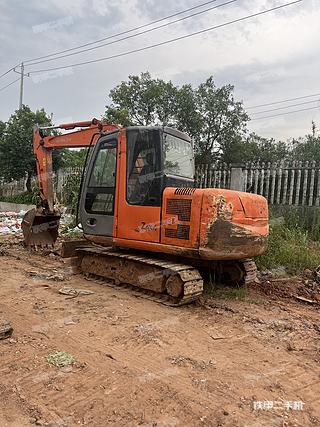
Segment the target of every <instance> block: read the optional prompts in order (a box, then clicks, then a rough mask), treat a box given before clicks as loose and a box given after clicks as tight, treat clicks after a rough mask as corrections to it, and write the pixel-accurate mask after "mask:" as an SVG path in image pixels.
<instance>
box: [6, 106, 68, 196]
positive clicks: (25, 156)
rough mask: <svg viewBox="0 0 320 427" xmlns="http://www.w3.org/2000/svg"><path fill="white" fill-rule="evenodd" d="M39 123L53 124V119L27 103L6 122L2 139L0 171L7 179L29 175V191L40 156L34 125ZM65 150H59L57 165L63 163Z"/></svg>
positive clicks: (55, 161) (44, 124)
mask: <svg viewBox="0 0 320 427" xmlns="http://www.w3.org/2000/svg"><path fill="white" fill-rule="evenodd" d="M35 124H39V125H42V126H50V125H51V119H50V117H49V116H48V115H47V114H46V112H45V111H44V110H43V109H41V110H37V111H36V112H33V111H31V109H30V108H29V107H28V106H27V105H23V106H22V108H21V109H20V110H17V111H15V113H14V114H12V115H11V117H10V118H9V120H8V122H7V123H6V126H5V129H4V132H3V135H2V138H1V141H0V171H1V172H0V173H1V176H2V177H3V178H5V179H6V180H14V179H20V178H23V177H27V181H26V186H27V190H28V191H29V192H31V191H32V188H31V177H32V176H33V175H34V174H35V172H36V159H35V156H34V153H33V126H34V125H35ZM61 158H62V153H58V152H57V153H55V155H54V164H55V166H56V167H58V166H59V164H61Z"/></svg>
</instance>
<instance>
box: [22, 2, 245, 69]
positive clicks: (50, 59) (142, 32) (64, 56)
mask: <svg viewBox="0 0 320 427" xmlns="http://www.w3.org/2000/svg"><path fill="white" fill-rule="evenodd" d="M214 1H217V0H214ZM236 1H238V0H229V1H227V2H225V3H221V4H219V5H217V6H212V7H209V8H207V9H204V10H201V11H200V12H196V13H193V14H191V15H188V16H184V17H182V18H179V19H175V20H174V21H170V22H166V23H165V24H161V25H158V26H157V27H153V28H149V29H148V30H144V31H140V32H139V33H136V34H131V35H129V36H125V37H122V38H120V39H118V40H113V41H110V42H108V43H103V44H101V45H99V46H94V47H89V48H87V49H82V50H79V51H78V52H73V53H67V54H65V55H60V56H57V57H55V58H49V59H44V60H41V61H35V62H31V63H30V64H28V66H31V65H37V64H42V63H43V62H49V61H55V60H57V59H61V58H66V57H69V56H73V55H78V54H80V53H83V52H89V51H91V50H95V49H99V48H101V47H105V46H109V45H111V44H115V43H119V42H121V41H124V40H128V39H131V38H133V37H137V36H141V35H142V34H147V33H150V32H152V31H155V30H159V29H160V28H164V27H167V26H169V25H172V24H176V23H177V22H181V21H184V20H185V19H189V18H193V17H195V16H198V15H201V14H203V13H206V12H209V11H210V10H214V9H218V8H220V7H223V6H226V5H228V4H231V3H235V2H236Z"/></svg>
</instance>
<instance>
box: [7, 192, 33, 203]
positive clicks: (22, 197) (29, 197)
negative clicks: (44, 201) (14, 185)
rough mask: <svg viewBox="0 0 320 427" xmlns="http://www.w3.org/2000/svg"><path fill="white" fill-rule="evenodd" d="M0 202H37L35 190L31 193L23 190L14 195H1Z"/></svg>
mask: <svg viewBox="0 0 320 427" xmlns="http://www.w3.org/2000/svg"><path fill="white" fill-rule="evenodd" d="M0 201H1V202H7V203H18V204H24V205H35V204H36V202H37V192H36V191H33V192H32V193H29V192H27V191H26V192H24V193H21V194H16V195H15V196H7V197H4V196H3V197H1V198H0Z"/></svg>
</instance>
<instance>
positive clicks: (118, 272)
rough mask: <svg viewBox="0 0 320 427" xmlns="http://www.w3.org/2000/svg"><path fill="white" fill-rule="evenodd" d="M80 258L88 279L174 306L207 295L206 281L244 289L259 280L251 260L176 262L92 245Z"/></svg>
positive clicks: (82, 268) (79, 268) (79, 266)
mask: <svg viewBox="0 0 320 427" xmlns="http://www.w3.org/2000/svg"><path fill="white" fill-rule="evenodd" d="M76 255H77V258H78V259H77V266H78V271H79V272H81V273H82V274H84V275H85V276H86V277H88V278H90V279H92V280H94V281H97V282H98V283H103V284H105V285H107V286H110V287H113V288H118V289H120V290H121V289H130V291H131V292H134V293H135V294H136V295H138V296H140V297H144V298H147V299H151V300H153V301H157V302H160V303H162V304H165V305H170V306H181V305H185V304H189V303H191V302H193V301H196V300H197V299H198V298H199V297H200V296H201V295H202V294H203V293H204V287H205V285H204V283H205V282H208V284H210V282H211V284H212V283H223V284H226V285H229V286H237V287H240V286H243V285H249V284H251V283H254V282H255V280H256V278H257V268H256V264H255V262H254V261H253V260H251V259H247V260H244V261H233V262H230V261H229V262H228V261H221V262H211V263H202V262H201V261H198V263H197V262H194V261H193V260H190V259H189V260H188V259H183V260H178V259H177V261H176V262H173V261H170V260H169V258H168V257H166V256H162V257H161V256H159V257H155V256H152V257H150V255H149V254H148V253H139V252H134V251H130V252H129V251H126V250H119V249H114V248H112V247H109V248H99V247H92V246H91V247H83V248H79V249H77V250H76ZM179 261H180V262H179ZM192 261H193V262H192ZM197 264H198V265H197Z"/></svg>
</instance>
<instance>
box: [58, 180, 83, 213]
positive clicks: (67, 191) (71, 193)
mask: <svg viewBox="0 0 320 427" xmlns="http://www.w3.org/2000/svg"><path fill="white" fill-rule="evenodd" d="M80 184H81V174H71V175H69V176H68V177H67V179H66V181H65V183H64V185H63V188H62V194H63V204H64V205H65V206H68V207H69V208H71V209H72V210H73V212H76V210H77V205H78V197H79V191H80Z"/></svg>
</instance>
